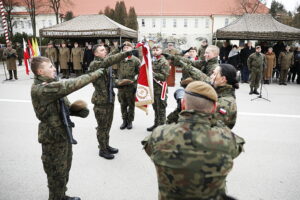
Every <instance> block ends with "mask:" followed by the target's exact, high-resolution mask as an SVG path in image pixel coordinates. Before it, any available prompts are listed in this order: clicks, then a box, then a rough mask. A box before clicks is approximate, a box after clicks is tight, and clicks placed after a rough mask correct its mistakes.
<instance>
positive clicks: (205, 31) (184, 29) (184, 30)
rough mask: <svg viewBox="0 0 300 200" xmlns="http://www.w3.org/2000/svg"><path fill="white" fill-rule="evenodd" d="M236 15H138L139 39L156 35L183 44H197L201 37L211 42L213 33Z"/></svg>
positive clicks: (154, 37) (153, 37)
mask: <svg viewBox="0 0 300 200" xmlns="http://www.w3.org/2000/svg"><path fill="white" fill-rule="evenodd" d="M237 17H238V16H234V15H225V16H222V15H211V16H138V25H139V39H142V38H144V37H146V38H149V39H150V40H157V38H158V37H161V38H164V39H166V40H167V41H168V42H169V41H172V40H174V41H175V42H176V43H179V45H180V46H181V47H182V48H184V46H187V47H188V46H198V45H199V41H200V40H201V38H206V39H208V41H209V43H211V42H212V37H213V33H214V32H215V31H216V30H217V29H219V28H222V27H224V26H227V25H228V24H230V23H231V22H232V21H234V20H236V19H237Z"/></svg>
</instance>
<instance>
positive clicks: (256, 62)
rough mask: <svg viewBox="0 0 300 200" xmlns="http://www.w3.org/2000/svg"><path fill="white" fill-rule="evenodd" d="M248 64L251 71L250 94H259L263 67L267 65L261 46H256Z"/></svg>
mask: <svg viewBox="0 0 300 200" xmlns="http://www.w3.org/2000/svg"><path fill="white" fill-rule="evenodd" d="M247 66H248V68H249V71H250V72H251V78H250V92H249V94H250V95H251V94H259V93H258V91H257V89H258V88H259V82H260V81H261V78H262V73H263V69H264V68H265V66H266V57H265V56H264V55H263V54H262V53H261V47H260V46H256V47H255V53H252V54H251V55H250V56H249V58H248V60H247Z"/></svg>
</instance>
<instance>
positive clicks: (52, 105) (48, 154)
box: [31, 57, 103, 200]
mask: <svg viewBox="0 0 300 200" xmlns="http://www.w3.org/2000/svg"><path fill="white" fill-rule="evenodd" d="M31 71H32V72H33V73H34V75H35V78H34V83H33V85H32V87H31V99H32V104H33V108H34V111H35V113H36V117H37V118H38V119H39V120H40V123H39V129H38V141H39V142H40V143H41V144H42V161H43V167H44V171H45V172H46V174H47V179H48V188H49V200H80V198H78V197H68V196H66V194H65V193H66V191H67V187H66V185H67V183H68V180H69V171H70V169H71V164H72V144H70V143H69V142H68V138H67V131H66V127H65V126H64V124H63V121H62V118H61V107H60V104H59V100H60V99H62V101H63V102H64V104H65V105H66V106H67V107H68V108H69V109H70V115H74V116H79V117H87V116H88V114H89V110H88V109H87V107H86V104H85V105H84V106H81V107H80V108H79V109H78V108H77V109H73V108H74V106H76V105H74V104H72V105H70V102H69V101H68V99H67V97H66V96H67V95H68V94H70V93H72V92H74V91H76V90H78V89H80V88H82V87H84V86H86V85H87V84H89V83H91V82H92V81H95V80H96V79H97V78H99V77H100V75H101V74H102V73H103V72H102V70H97V71H95V72H92V73H90V74H87V75H83V76H80V77H78V78H76V79H72V80H68V81H63V82H62V81H57V80H56V69H55V67H54V66H53V65H52V63H51V61H50V60H49V59H48V58H46V57H34V58H33V59H32V62H31Z"/></svg>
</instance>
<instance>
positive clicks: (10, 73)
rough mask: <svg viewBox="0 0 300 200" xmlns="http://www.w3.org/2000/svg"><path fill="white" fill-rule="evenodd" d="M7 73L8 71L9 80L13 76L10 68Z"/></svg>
mask: <svg viewBox="0 0 300 200" xmlns="http://www.w3.org/2000/svg"><path fill="white" fill-rule="evenodd" d="M8 73H9V80H12V78H13V77H12V76H13V73H12V70H8Z"/></svg>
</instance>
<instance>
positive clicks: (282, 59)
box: [278, 45, 294, 85]
mask: <svg viewBox="0 0 300 200" xmlns="http://www.w3.org/2000/svg"><path fill="white" fill-rule="evenodd" d="M278 64H279V66H280V76H279V85H287V84H286V80H287V76H288V72H289V69H290V68H291V67H292V66H293V65H294V53H293V52H291V51H290V46H288V45H287V46H286V47H285V51H283V52H281V53H280V54H279V57H278Z"/></svg>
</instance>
